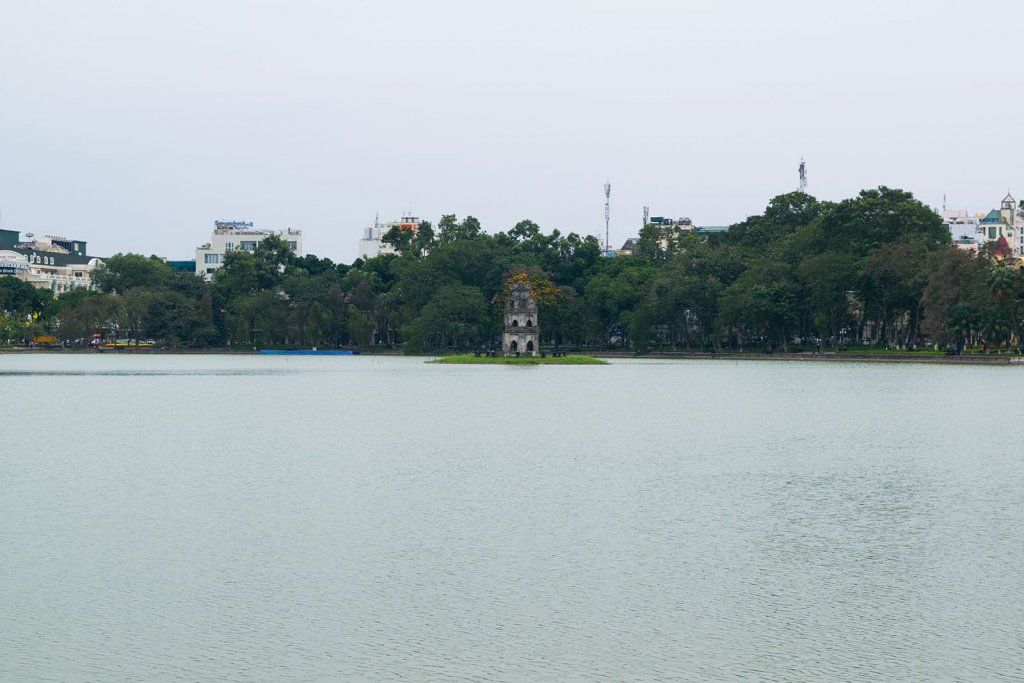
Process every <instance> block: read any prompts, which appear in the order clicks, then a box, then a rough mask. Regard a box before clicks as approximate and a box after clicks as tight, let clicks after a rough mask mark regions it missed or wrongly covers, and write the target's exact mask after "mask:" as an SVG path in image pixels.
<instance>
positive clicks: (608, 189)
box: [604, 182, 612, 254]
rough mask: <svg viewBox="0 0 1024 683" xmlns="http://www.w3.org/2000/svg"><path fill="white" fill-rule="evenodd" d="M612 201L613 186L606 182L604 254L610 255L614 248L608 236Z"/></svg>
mask: <svg viewBox="0 0 1024 683" xmlns="http://www.w3.org/2000/svg"><path fill="white" fill-rule="evenodd" d="M611 201H612V184H611V183H609V182H606V183H605V184H604V253H605V254H608V252H610V251H611V249H612V247H611V244H609V235H608V220H609V218H610V217H611V210H610V209H611Z"/></svg>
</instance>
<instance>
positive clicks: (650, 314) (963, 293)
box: [0, 187, 1024, 351]
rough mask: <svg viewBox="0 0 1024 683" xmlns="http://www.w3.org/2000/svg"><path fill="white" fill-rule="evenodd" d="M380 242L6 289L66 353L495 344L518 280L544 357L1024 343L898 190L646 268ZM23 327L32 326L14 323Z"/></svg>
mask: <svg viewBox="0 0 1024 683" xmlns="http://www.w3.org/2000/svg"><path fill="white" fill-rule="evenodd" d="M384 241H386V242H388V243H390V244H392V245H393V246H394V247H395V251H396V253H395V254H387V255H381V256H378V257H375V258H370V259H365V260H364V259H357V260H356V261H355V262H353V263H352V264H351V265H344V264H335V263H334V262H332V261H331V260H330V259H325V258H318V257H316V256H312V255H310V256H303V257H297V256H295V254H294V253H292V252H291V250H290V249H289V248H288V246H287V243H286V242H284V241H283V240H281V239H279V238H277V237H268V238H267V239H265V240H263V241H261V242H260V244H259V245H258V246H257V248H256V250H255V251H253V252H248V251H234V252H231V253H229V254H227V255H226V256H225V258H224V261H223V266H222V267H221V268H220V269H219V270H218V271H217V272H216V274H215V276H214V279H213V282H212V283H206V282H204V281H203V280H202V279H201V278H198V277H195V276H193V275H191V274H186V273H175V272H173V270H172V269H171V268H170V267H169V266H168V265H167V264H166V263H164V262H163V261H161V260H160V259H156V258H155V257H148V258H147V257H144V256H140V255H138V254H118V255H116V256H114V257H111V258H110V259H108V261H107V265H106V266H105V267H104V268H103V269H101V270H100V271H98V272H97V273H96V283H97V288H98V291H97V292H93V293H88V292H72V293H69V294H65V295H64V296H62V297H60V298H59V299H57V300H52V299H51V298H50V297H49V293H48V292H40V291H39V290H35V289H33V288H31V287H29V286H28V285H25V284H24V283H21V282H19V281H17V280H15V279H13V278H0V310H2V311H5V313H4V316H5V319H6V320H7V321H8V323H6V325H7V327H6V328H5V329H6V330H7V337H6V338H8V339H10V338H15V337H18V338H24V336H25V335H26V334H27V332H26V330H27V327H26V326H29V325H31V326H35V327H38V328H45V329H47V330H49V329H52V330H55V332H54V333H55V334H57V335H58V336H59V337H60V338H61V339H63V340H66V341H68V342H74V341H75V340H78V341H80V340H82V339H84V338H88V337H89V336H90V335H93V334H104V335H107V336H111V335H118V336H121V337H127V336H129V335H131V336H132V338H153V339H155V340H157V341H158V343H161V344H164V345H169V346H175V345H189V346H207V345H226V344H231V345H243V346H248V345H255V346H269V345H275V346H276V345H282V346H305V347H308V346H326V347H330V346H347V345H352V346H359V347H367V346H385V347H404V348H405V349H407V350H410V351H431V350H437V349H445V350H448V349H472V348H478V347H480V346H488V345H490V344H491V342H492V340H493V339H494V337H495V336H496V335H497V334H498V333H499V332H500V330H501V326H502V320H501V314H502V313H501V312H502V309H503V296H504V295H503V293H502V292H503V284H504V283H505V282H506V280H507V279H508V278H509V277H510V276H514V275H517V274H522V275H524V276H525V277H528V278H530V279H531V282H536V283H544V291H545V293H546V295H545V296H543V297H541V298H542V300H541V301H540V312H539V321H540V330H541V343H543V344H545V345H548V344H551V345H561V346H571V347H591V348H605V347H607V346H608V345H609V344H610V343H611V342H612V337H613V336H615V337H618V339H615V340H614V342H615V344H616V345H621V346H623V347H627V348H632V349H634V350H638V351H642V350H646V349H649V348H652V347H655V348H666V349H701V350H721V351H724V350H727V349H758V350H765V351H776V350H778V351H787V350H794V349H808V348H813V349H815V350H817V349H819V348H821V349H824V348H829V349H831V350H834V351H835V350H841V349H842V348H843V347H844V345H845V344H850V345H858V346H859V345H860V343H861V342H862V341H867V342H870V343H871V344H873V345H878V346H880V347H889V348H896V347H899V348H906V347H909V346H914V345H919V344H921V343H922V342H924V341H928V342H930V343H932V344H935V345H940V346H945V345H949V346H951V347H955V348H959V349H962V348H963V347H964V346H967V345H972V344H980V343H988V344H989V346H990V348H995V347H998V348H1000V349H1001V348H1005V347H1007V346H1013V345H1014V344H1018V345H1019V344H1020V340H1021V331H1022V330H1021V317H1022V314H1024V306H1022V302H1024V279H1022V278H1024V276H1022V275H1021V274H1020V272H1019V271H1017V270H1015V269H1013V268H1010V267H1007V266H1005V265H993V263H992V259H991V258H990V255H988V254H986V253H985V252H984V250H983V252H982V254H981V255H979V256H974V255H971V254H969V253H965V252H962V251H959V250H957V249H955V248H953V247H952V246H950V244H949V238H948V235H947V234H946V231H945V228H944V227H943V226H942V223H941V221H940V220H939V218H938V217H937V216H936V215H935V213H934V212H933V211H931V209H929V208H928V207H926V206H924V205H923V204H921V203H920V202H918V201H917V200H915V199H914V198H913V196H912V195H911V194H910V193H908V192H905V191H902V190H895V189H890V188H886V187H879V188H877V189H872V190H865V191H863V192H861V193H860V194H858V196H856V197H853V198H850V199H846V200H843V201H841V202H838V203H831V202H824V201H819V200H818V199H815V198H814V197H811V196H810V195H807V194H804V193H800V192H793V193H788V194H784V195H780V196H778V197H775V198H773V199H771V200H770V201H769V202H768V205H767V207H766V208H765V211H764V213H763V214H761V215H756V216H750V217H748V218H746V219H745V220H744V221H742V222H740V223H737V224H736V225H734V226H732V227H731V228H730V230H729V231H728V232H727V233H725V234H723V235H719V236H715V237H705V236H703V235H701V234H698V233H697V232H695V231H691V230H682V229H681V228H680V227H679V226H662V225H649V226H645V227H644V229H643V230H642V232H641V233H640V235H639V245H638V250H637V254H636V255H635V256H633V257H622V258H604V257H602V256H601V246H600V243H599V241H598V240H597V238H595V237H593V236H580V235H578V234H576V233H569V234H566V235H563V234H562V233H561V232H559V231H558V230H550V231H545V230H544V229H542V228H541V226H539V225H537V224H536V223H534V222H533V221H531V220H528V219H524V220H521V221H519V222H517V223H516V224H515V225H514V226H512V227H511V228H509V229H508V230H507V231H505V232H497V233H495V234H493V235H489V234H486V233H484V232H483V230H482V228H481V226H480V222H479V221H478V220H477V219H475V218H473V217H472V216H466V217H465V218H464V219H461V220H460V219H458V218H457V217H456V216H455V215H454V214H448V215H445V216H442V217H441V219H440V220H439V221H438V223H437V229H436V231H435V229H434V227H433V226H432V225H431V224H430V223H428V222H422V223H420V225H419V226H418V228H417V229H416V230H415V231H413V230H408V229H407V230H400V229H394V230H391V231H389V232H388V233H387V234H386V235H385V236H384ZM15 283H16V284H15ZM12 316H13V317H12ZM11 320H15V321H24V322H23V323H22V322H19V323H18V324H19V325H20V326H21V327H19V328H18V330H14V329H13V328H12V327H11V325H12V323H10V321H11ZM22 328H25V329H22ZM33 329H34V328H33ZM613 330H614V333H613Z"/></svg>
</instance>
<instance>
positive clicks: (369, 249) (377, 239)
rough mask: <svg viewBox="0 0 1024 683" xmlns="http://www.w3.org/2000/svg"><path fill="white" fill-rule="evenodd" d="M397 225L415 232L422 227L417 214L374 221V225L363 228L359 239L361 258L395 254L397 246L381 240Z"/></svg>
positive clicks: (401, 228) (399, 227)
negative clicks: (382, 221) (389, 220)
mask: <svg viewBox="0 0 1024 683" xmlns="http://www.w3.org/2000/svg"><path fill="white" fill-rule="evenodd" d="M395 227H397V228H398V229H400V230H412V232H413V234H416V232H417V231H418V230H419V229H420V219H419V218H417V217H416V216H402V218H401V219H399V220H397V221H392V222H390V223H381V222H380V221H374V222H373V225H372V226H370V227H368V228H364V229H363V237H362V239H360V240H359V258H361V259H368V258H373V257H374V256H380V255H381V254H394V253H395V248H394V247H392V246H391V245H390V244H387V243H385V242H381V238H382V237H384V235H386V234H387V233H388V230H391V228H395Z"/></svg>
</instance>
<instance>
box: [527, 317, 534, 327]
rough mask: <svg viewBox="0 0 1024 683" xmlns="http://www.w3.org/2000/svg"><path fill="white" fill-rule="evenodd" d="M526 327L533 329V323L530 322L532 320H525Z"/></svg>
mask: <svg viewBox="0 0 1024 683" xmlns="http://www.w3.org/2000/svg"><path fill="white" fill-rule="evenodd" d="M526 326H527V327H533V321H532V320H530V319H527V320H526Z"/></svg>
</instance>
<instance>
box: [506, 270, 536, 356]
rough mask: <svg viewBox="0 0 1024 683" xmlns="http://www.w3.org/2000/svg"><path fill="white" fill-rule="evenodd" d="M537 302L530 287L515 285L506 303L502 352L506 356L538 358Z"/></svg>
mask: <svg viewBox="0 0 1024 683" xmlns="http://www.w3.org/2000/svg"><path fill="white" fill-rule="evenodd" d="M539 342H540V327H539V325H538V320H537V300H536V299H534V298H533V293H532V292H531V291H530V286H529V285H525V284H517V285H513V287H512V290H511V291H510V292H509V295H508V301H507V302H506V303H505V333H504V334H503V335H502V340H501V350H502V353H504V354H505V355H506V356H536V355H537V354H538V353H539V352H540V343H539Z"/></svg>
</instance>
